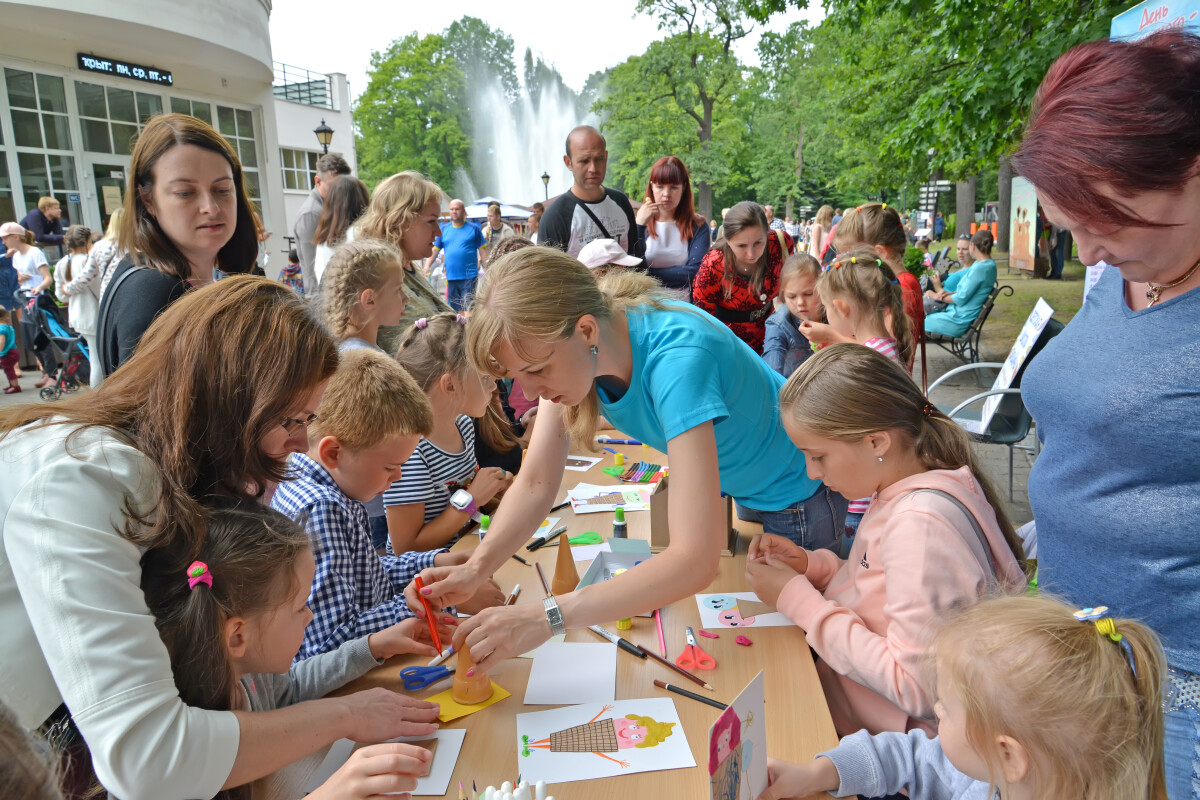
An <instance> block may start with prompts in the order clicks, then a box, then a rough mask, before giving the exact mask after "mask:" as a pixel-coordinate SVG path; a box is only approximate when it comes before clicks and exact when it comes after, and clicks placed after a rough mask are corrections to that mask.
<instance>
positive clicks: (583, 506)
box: [567, 483, 658, 514]
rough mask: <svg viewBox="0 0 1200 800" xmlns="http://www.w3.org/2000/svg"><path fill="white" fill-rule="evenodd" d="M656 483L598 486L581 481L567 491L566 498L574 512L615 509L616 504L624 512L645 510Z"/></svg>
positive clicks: (590, 512) (647, 507) (648, 506)
mask: <svg viewBox="0 0 1200 800" xmlns="http://www.w3.org/2000/svg"><path fill="white" fill-rule="evenodd" d="M657 485H658V484H655V483H648V484H637V485H628V484H625V485H621V486H598V485H596V484H592V483H581V484H578V485H577V486H576V487H575V488H574V489H571V490H569V491H568V492H567V499H568V500H569V501H571V510H572V511H574V512H575V513H576V514H596V513H598V512H601V511H616V509H617V506H622V507H623V508H624V509H625V512H626V513H629V512H630V511H647V510H649V508H650V495H651V493H652V492H653V491H654V488H655V487H656V486H657ZM603 501H608V502H603Z"/></svg>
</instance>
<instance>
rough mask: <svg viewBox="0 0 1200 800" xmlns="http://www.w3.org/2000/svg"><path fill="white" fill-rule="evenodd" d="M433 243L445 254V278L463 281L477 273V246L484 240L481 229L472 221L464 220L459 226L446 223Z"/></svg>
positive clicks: (481, 245) (482, 243)
mask: <svg viewBox="0 0 1200 800" xmlns="http://www.w3.org/2000/svg"><path fill="white" fill-rule="evenodd" d="M433 243H434V245H436V246H437V247H439V248H441V250H442V251H443V252H444V253H445V255H446V280H448V281H465V280H470V279H471V278H474V277H475V276H476V275H478V274H479V248H481V247H483V245H484V240H483V231H482V230H481V229H480V228H479V226H478V225H476V224H475V223H474V222H464V223H463V226H462V227H461V228H456V227H454V224H453V223H446V224H445V225H443V226H442V235H441V236H439V237H438V238H437V239H435V240H434V242H433Z"/></svg>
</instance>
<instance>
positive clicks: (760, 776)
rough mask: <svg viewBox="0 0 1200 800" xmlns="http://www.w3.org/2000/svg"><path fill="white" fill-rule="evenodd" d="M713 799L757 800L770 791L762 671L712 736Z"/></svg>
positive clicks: (725, 713)
mask: <svg viewBox="0 0 1200 800" xmlns="http://www.w3.org/2000/svg"><path fill="white" fill-rule="evenodd" d="M708 786H709V791H710V792H711V797H712V800H755V798H756V797H758V796H759V795H760V794H762V793H763V791H765V790H766V788H767V729H766V700H765V696H764V694H763V674H762V673H761V672H759V673H758V675H756V676H755V678H754V680H752V681H750V683H749V685H748V686H746V688H745V689H743V690H742V693H741V694H739V695H738V696H737V699H736V700H734V701H733V702H732V703H731V704H730V705H729V708H727V709H725V710H724V711H723V712H721V716H720V717H718V718H717V721H716V722H714V723H713V726H712V728H711V729H710V730H709V733H708Z"/></svg>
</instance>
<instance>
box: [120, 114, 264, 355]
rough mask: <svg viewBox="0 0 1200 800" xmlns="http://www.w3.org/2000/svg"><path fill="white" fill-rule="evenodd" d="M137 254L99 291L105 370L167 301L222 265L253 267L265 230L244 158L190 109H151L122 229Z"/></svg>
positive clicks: (127, 246)
mask: <svg viewBox="0 0 1200 800" xmlns="http://www.w3.org/2000/svg"><path fill="white" fill-rule="evenodd" d="M117 241H118V245H119V247H120V249H122V250H125V251H127V252H128V253H130V254H131V255H130V256H126V258H125V259H124V260H123V261H122V262H121V263H120V264H118V265H117V267H116V269H114V270H113V273H112V277H111V278H110V279H109V284H108V286H107V287H105V289H104V291H103V296H102V297H101V299H100V318H99V330H98V333H97V336H98V338H99V342H98V345H99V348H100V360H101V362H102V364H103V367H104V374H105V375H111V374H112V373H113V370H115V369H116V368H117V367H119V366H120V365H121V364H123V363H124V362H125V361H127V360H128V359H129V356H131V355H132V354H133V351H134V349H135V348H136V347H137V345H138V342H139V341H140V340H141V338H142V334H143V333H145V332H146V328H148V327H150V323H151V322H153V321H154V318H155V317H157V316H158V315H159V314H160V313H161V312H162V310H163V309H164V308H166V307H167V306H169V305H170V304H171V303H173V302H175V301H176V300H178V299H179V298H180V297H182V296H183V294H184V293H185V292H187V291H188V290H190V289H192V288H195V287H199V286H203V285H205V284H207V283H210V282H212V281H213V280H214V279H215V278H216V277H217V274H218V272H221V273H225V274H243V273H249V272H250V271H251V270H253V269H254V267H255V265H256V260H257V258H258V231H257V228H256V226H255V224H254V213H253V208H252V206H251V205H250V200H249V198H248V197H247V195H246V187H245V183H244V181H243V178H242V165H241V162H239V161H238V157H237V154H236V153H235V152H234V151H233V148H231V147H230V146H229V142H227V141H225V137H223V136H221V134H219V133H217V132H216V131H215V130H213V128H212V126H210V125H207V124H205V123H204V122H201V121H200V120H198V119H196V118H195V117H189V116H187V115H185V114H164V115H162V116H158V117H154V118H153V119H151V120H150V121H149V122H148V123H146V127H144V128H143V129H142V132H141V134H140V135H139V136H138V140H137V144H136V145H135V146H134V148H133V156H132V157H131V159H130V164H129V189H128V191H126V192H125V207H124V213H123V214H122V215H121V226H120V228H119V230H118V232H117Z"/></svg>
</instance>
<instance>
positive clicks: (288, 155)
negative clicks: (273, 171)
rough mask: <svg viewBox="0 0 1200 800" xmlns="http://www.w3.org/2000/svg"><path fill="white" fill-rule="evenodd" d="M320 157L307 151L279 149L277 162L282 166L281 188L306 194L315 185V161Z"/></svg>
mask: <svg viewBox="0 0 1200 800" xmlns="http://www.w3.org/2000/svg"><path fill="white" fill-rule="evenodd" d="M320 157H321V156H320V155H319V154H317V153H312V152H309V151H307V150H288V149H285V148H280V150H279V162H280V163H281V164H282V165H283V188H284V189H290V190H294V191H301V192H307V191H308V190H310V189H312V188H313V186H315V185H316V183H314V181H313V179H314V178H315V177H316V176H317V159H318V158H320Z"/></svg>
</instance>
